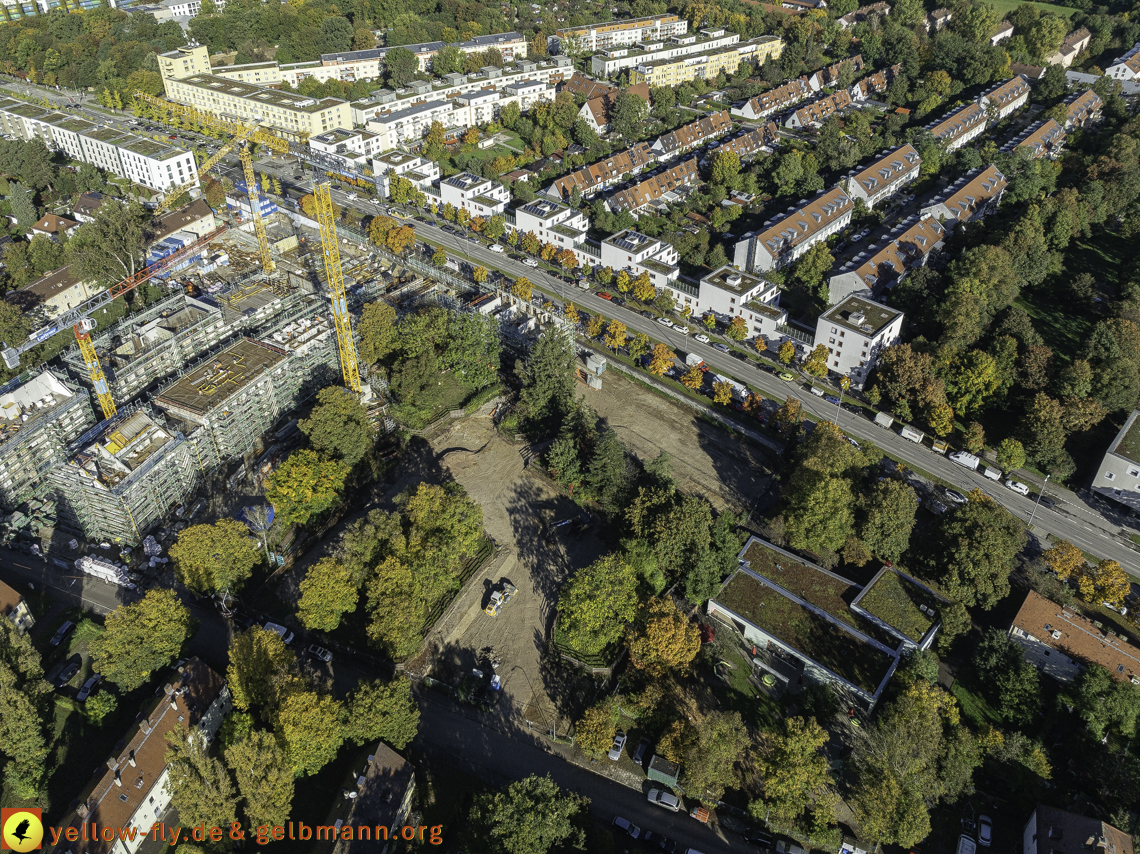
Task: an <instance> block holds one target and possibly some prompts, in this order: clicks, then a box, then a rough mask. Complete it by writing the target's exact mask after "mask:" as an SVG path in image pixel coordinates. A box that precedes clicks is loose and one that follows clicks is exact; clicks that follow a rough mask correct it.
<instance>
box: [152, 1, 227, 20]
mask: <svg viewBox="0 0 1140 854" xmlns="http://www.w3.org/2000/svg"><path fill="white" fill-rule="evenodd" d="M160 5H161V6H163V7H165V8H166V9H169V10H170V14H171V16H172V17H175V18H196V17H198V13H199V12H201V11H202V0H160ZM214 6H215V7H217V10H218V11H219V12H221V11H222V10H224V9H225V8H226V0H215V2H214Z"/></svg>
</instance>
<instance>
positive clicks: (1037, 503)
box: [1029, 475, 1050, 528]
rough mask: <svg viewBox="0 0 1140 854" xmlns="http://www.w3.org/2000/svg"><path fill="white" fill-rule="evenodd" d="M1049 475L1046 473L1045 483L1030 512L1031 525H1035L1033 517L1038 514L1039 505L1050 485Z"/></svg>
mask: <svg viewBox="0 0 1140 854" xmlns="http://www.w3.org/2000/svg"><path fill="white" fill-rule="evenodd" d="M1049 477H1050V476H1049V475H1045V483H1044V484H1043V485H1042V487H1041V491H1040V492H1038V493H1037V501H1036V502H1034V504H1033V512H1032V513H1030V514H1029V527H1030V528H1032V527H1033V518H1034V517H1035V516H1036V515H1037V507H1038V506H1039V505H1040V504H1041V496H1042V495H1044V494H1045V487H1046V486H1048V485H1049Z"/></svg>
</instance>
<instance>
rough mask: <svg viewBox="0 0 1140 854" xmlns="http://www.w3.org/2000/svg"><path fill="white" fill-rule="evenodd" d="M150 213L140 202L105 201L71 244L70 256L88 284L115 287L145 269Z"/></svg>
mask: <svg viewBox="0 0 1140 854" xmlns="http://www.w3.org/2000/svg"><path fill="white" fill-rule="evenodd" d="M149 221H150V214H149V213H147V211H146V210H145V209H144V208H143V206H142V205H140V204H139V203H138V202H130V203H129V204H126V203H123V202H120V201H118V200H117V199H106V200H104V202H103V204H102V205H100V206H99V210H98V211H96V212H95V219H94V220H92V221H91V222H85V223H84V224H83V225H82V226H80V227H79V230H78V231H76V233H75V235H74V236H73V237H72V238H71V240H69V241H68V244H67V253H68V256H69V258H70V259H71V263H72V264H74V265H75V266H76V267H77V269H78V272H79V273H80V275H81V276H82V278H83V279H84V280H85V281H89V282H100V283H102V284H108V285H109V284H113V283H115V282H119V281H122V280H123V279H126V278H129V277H130V276H133V275H134V274H135V273H137V272H138V271H139V270H141V269H142V268H143V266H144V261H145V259H144V255H145V252H146V245H147V239H146V225H147V223H148V222H149Z"/></svg>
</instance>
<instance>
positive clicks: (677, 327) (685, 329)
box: [673, 323, 689, 335]
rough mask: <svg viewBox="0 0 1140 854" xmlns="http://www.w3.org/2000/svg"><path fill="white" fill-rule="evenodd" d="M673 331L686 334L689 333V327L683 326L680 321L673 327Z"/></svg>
mask: <svg viewBox="0 0 1140 854" xmlns="http://www.w3.org/2000/svg"><path fill="white" fill-rule="evenodd" d="M673 331H674V332H680V333H681V334H682V335H688V334H689V327H687V326H683V325H681V324H680V323H678V324H676V325H675V326H674V327H673Z"/></svg>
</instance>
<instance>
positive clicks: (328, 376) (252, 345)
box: [153, 302, 339, 461]
mask: <svg viewBox="0 0 1140 854" xmlns="http://www.w3.org/2000/svg"><path fill="white" fill-rule="evenodd" d="M338 373H339V359H338V353H337V347H336V336H335V335H334V333H333V329H332V324H331V322H330V321H329V319H328V310H327V308H325V306H324V305H322V304H320V303H318V302H311V303H309V304H307V305H304V306H301V307H298V308H297V309H296V310H295V311H293V312H291V313H290V314H289V315H288V316H287V317H285V318H282V320H281V321H280V322H279V323H278V324H277V325H276V326H274V327H273V328H272V329H270V330H269V331H267V332H266V333H264V334H263V335H262V337H261V340H254V339H252V338H241V339H239V340H238V341H236V342H234V343H233V344H230V345H229V346H227V347H225V348H224V349H222V350H220V351H219V352H217V353H215V354H214V355H211V356H209V357H208V358H206V359H204V360H203V361H201V362H199V363H198V364H197V365H196V366H195V367H193V368H191V369H190V370H189V371H188V372H186V373H185V375H183V376H181V377H179V378H178V379H176V380H175V381H173V382H171V383H169V384H167V385H166V386H164V387H163V388H162V389H160V390H159V391H158V392H157V394H156V395H155V396H154V398H153V400H154V405H155V406H157V407H158V408H160V409H162V410H163V411H164V412H166V413H167V414H168V415H169V416H170V417H171V418H174V419H177V420H178V421H181V422H183V423H184V424H185V425H186V430H187V432H188V433H189V432H191V431H195V432H194V435H195V436H197V435H198V433H197V432H196V430H195V428H198V427H201V428H204V433H205V436H206V437H208V442H209V443H210V444H211V446H212V447H211V451H210V453H209V456H211V457H214V458H216V459H218V460H223V461H224V460H230V459H233V458H237V457H241V456H243V455H245V454H246V453H248V452H249V451H251V450H254V449H255V445H256V444H257V442H258V440H259V439H260V438H261V437H262V436H263V435H264V434H265V433H266V432H267V431H268V430H269V429H270V428H271V427H272V426H273V425H274V424H275V423H276V422H277V421H278V420H279V419H280V418H281V417H282V416H284V415H285V414H286V413H288V412H289V411H290V410H292V409H293V408H295V407H296V406H297V405H298V404H299V403H300V402H301V401H302V400H304V399H305V398H307V397H310V396H312V395H313V394H315V393H316V391H317V390H319V389H320V388H323V387H324V386H327V385H332V384H334V383H335V382H336V381H337V378H338ZM206 441H207V439H204V440H203V442H202V443H203V444H205V442H206ZM204 455H205V454H204Z"/></svg>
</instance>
